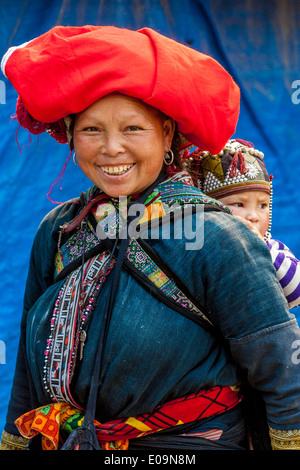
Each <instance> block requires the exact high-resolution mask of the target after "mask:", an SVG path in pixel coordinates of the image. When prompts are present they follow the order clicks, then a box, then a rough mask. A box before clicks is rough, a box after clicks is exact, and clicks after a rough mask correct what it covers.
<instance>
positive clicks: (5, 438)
mask: <svg viewBox="0 0 300 470" xmlns="http://www.w3.org/2000/svg"><path fill="white" fill-rule="evenodd" d="M27 444H28V439H26V438H25V437H22V436H15V435H14V434H10V433H9V432H6V431H3V433H2V436H1V442H0V450H26V447H27Z"/></svg>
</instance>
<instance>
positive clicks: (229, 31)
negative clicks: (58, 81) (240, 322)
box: [0, 0, 300, 432]
mask: <svg viewBox="0 0 300 470" xmlns="http://www.w3.org/2000/svg"><path fill="white" fill-rule="evenodd" d="M0 18H1V23H0V55H1V57H2V56H3V54H4V53H5V52H6V50H7V49H8V48H9V47H10V46H15V45H19V44H21V43H23V42H26V41H28V40H29V39H33V38H34V37H36V36H38V35H40V34H42V33H44V32H46V31H47V30H48V29H50V28H51V27H53V26H55V25H64V26H67V25H74V26H80V25H84V24H96V25H109V24H110V25H115V26H119V27H128V28H131V29H138V28H141V27H144V26H148V27H151V28H154V29H156V30H158V31H159V32H161V33H162V34H165V35H167V36H169V37H171V38H173V39H176V40H178V41H180V42H182V43H184V44H186V45H189V46H191V47H193V48H195V49H197V50H199V51H201V52H204V53H206V54H209V55H211V56H213V57H214V58H215V59H217V60H218V61H219V62H220V63H221V64H222V65H223V66H224V67H225V68H226V69H227V70H228V71H229V72H230V73H231V74H232V76H233V77H234V79H235V80H236V82H237V83H238V85H239V86H240V88H241V94H242V101H241V113H240V120H239V123H238V126H237V132H236V134H235V135H234V136H233V137H239V138H242V139H245V140H249V141H251V142H253V143H254V144H255V146H256V147H257V148H259V149H260V150H262V151H263V152H264V153H265V161H266V164H267V166H268V169H269V172H270V173H272V174H273V175H274V209H273V230H272V235H273V237H274V238H277V239H280V240H281V241H283V242H284V243H286V244H287V245H288V246H289V247H290V249H291V250H292V251H293V252H294V253H295V255H296V256H298V257H299V256H300V246H299V239H300V220H299V214H300V202H299V201H300V180H299V175H300V150H299V148H300V133H299V124H300V104H299V101H300V46H299V43H300V2H299V1H298V0H261V1H260V2H257V1H254V0H248V1H247V2H240V1H238V0H226V1H225V0H144V1H140V0H109V1H105V0H63V1H62V0H52V1H51V2H49V1H48V0H39V1H29V0H15V1H14V2H11V1H9V0H1V2H0ZM120 67H122V64H120ZM0 80H1V82H0V128H1V134H0V135H1V138H0V155H1V157H0V180H1V182H0V217H1V243H0V280H1V283H0V301H1V313H0V348H1V350H0V362H2V364H0V432H1V430H2V428H3V426H4V422H5V414H6V408H7V403H8V399H9V393H10V387H11V383H12V379H13V371H14V364H15V360H16V352H17V345H18V336H19V323H20V318H21V312H22V298H23V293H24V285H25V280H26V275H27V264H28V259H29V254H30V249H31V244H32V240H33V237H34V234H35V231H36V229H37V227H38V224H39V222H40V221H41V219H42V218H43V217H44V215H45V214H46V213H47V212H48V211H49V210H51V209H52V208H53V204H52V203H50V202H49V201H48V199H47V197H46V194H47V193H48V190H49V187H50V185H51V184H52V182H53V181H54V180H55V179H56V177H57V176H58V174H59V173H60V171H61V169H62V167H63V165H64V163H65V161H66V159H67V157H68V154H69V150H68V146H67V145H61V144H58V143H56V142H55V141H54V139H52V138H51V137H50V136H49V135H48V134H46V135H41V136H40V137H39V138H37V137H35V136H32V141H31V142H30V139H29V137H28V134H27V133H26V132H25V131H24V130H23V129H20V130H19V131H18V134H17V139H18V143H19V146H20V150H21V151H20V150H19V149H18V145H17V141H16V132H17V129H18V124H17V122H16V120H11V116H12V115H13V114H14V113H15V102H16V98H17V95H16V92H15V91H14V89H13V88H12V86H11V84H10V83H9V82H8V80H6V78H5V77H4V76H2V77H0ZM88 186H90V183H89V181H88V180H87V179H86V178H85V177H84V176H83V174H82V173H81V171H80V169H79V168H78V167H77V166H75V165H74V164H73V162H70V164H69V165H68V167H67V170H66V172H65V175H64V177H63V181H62V184H61V189H60V184H58V185H57V186H56V188H55V189H54V190H53V193H52V198H53V200H56V201H65V200H67V199H69V198H71V197H73V196H77V195H78V194H79V193H80V192H81V191H82V190H84V189H86V188H87V187H88ZM262 281H263V280H262ZM245 295H247V293H246V292H245ZM293 313H296V314H297V309H294V310H293Z"/></svg>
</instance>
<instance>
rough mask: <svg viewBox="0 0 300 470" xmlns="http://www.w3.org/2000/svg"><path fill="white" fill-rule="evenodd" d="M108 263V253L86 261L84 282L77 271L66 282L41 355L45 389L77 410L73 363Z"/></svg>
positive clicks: (79, 271) (112, 262) (107, 271)
mask: <svg viewBox="0 0 300 470" xmlns="http://www.w3.org/2000/svg"><path fill="white" fill-rule="evenodd" d="M109 259H110V253H109V252H104V253H102V254H99V255H97V256H95V257H94V258H91V259H89V260H88V261H87V262H86V263H85V264H84V267H83V272H84V277H83V279H82V278H81V267H79V268H77V269H76V270H74V271H73V272H72V273H71V274H70V275H69V276H68V277H67V278H66V281H65V282H64V285H63V287H62V289H61V290H60V292H59V294H58V298H57V300H56V302H55V307H54V310H53V314H52V318H51V325H50V336H49V338H48V340H47V346H46V349H45V352H44V354H45V364H44V377H43V381H44V386H45V389H46V390H47V392H48V393H49V394H50V396H51V398H52V399H53V400H55V401H66V402H68V403H71V404H73V405H75V406H78V405H77V404H76V403H75V402H74V401H73V399H72V397H71V394H70V390H69V388H70V383H71V380H72V377H73V374H74V368H75V363H76V357H77V351H78V344H79V331H80V330H81V329H82V328H83V327H84V325H85V324H86V322H87V321H88V319H89V317H90V315H91V313H92V311H93V308H94V305H95V303H96V298H97V296H98V293H99V290H100V287H101V286H102V284H103V282H104V281H105V278H106V276H107V275H108V274H109V272H110V271H111V269H112V268H113V266H114V264H115V260H113V259H112V260H111V262H110V265H109V267H108V269H107V266H106V265H107V263H108V261H109ZM104 271H105V276H104V275H103V274H104ZM82 281H83V282H82ZM54 346H55V347H54Z"/></svg>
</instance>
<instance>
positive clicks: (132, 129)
mask: <svg viewBox="0 0 300 470" xmlns="http://www.w3.org/2000/svg"><path fill="white" fill-rule="evenodd" d="M126 130H128V131H133V132H134V131H139V130H141V128H140V127H139V126H128V127H127V128H126Z"/></svg>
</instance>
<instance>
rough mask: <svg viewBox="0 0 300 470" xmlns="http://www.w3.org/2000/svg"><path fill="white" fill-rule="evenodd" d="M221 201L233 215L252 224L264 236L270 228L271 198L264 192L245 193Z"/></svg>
mask: <svg viewBox="0 0 300 470" xmlns="http://www.w3.org/2000/svg"><path fill="white" fill-rule="evenodd" d="M219 200H220V201H221V202H222V203H223V204H225V206H227V207H229V209H231V211H232V213H233V215H238V216H240V217H243V218H244V219H246V220H248V221H249V222H252V224H253V225H254V226H255V227H256V228H257V230H258V231H259V232H260V234H261V235H262V236H264V234H265V233H266V231H267V229H268V226H269V203H270V196H269V194H267V193H265V192H264V191H243V192H240V193H237V194H232V195H230V196H224V197H222V198H219Z"/></svg>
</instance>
